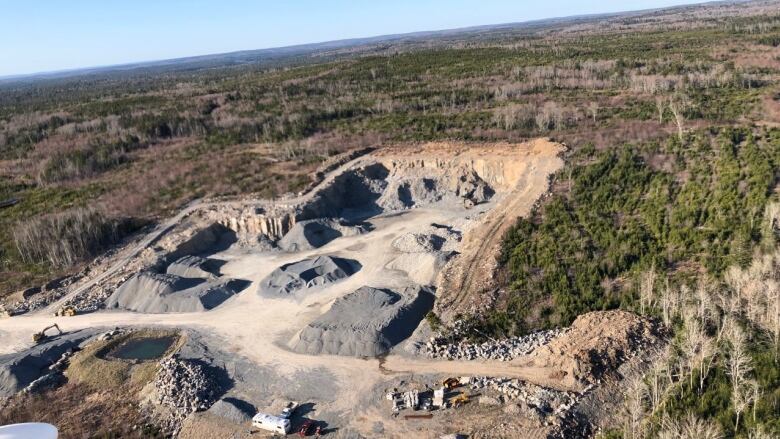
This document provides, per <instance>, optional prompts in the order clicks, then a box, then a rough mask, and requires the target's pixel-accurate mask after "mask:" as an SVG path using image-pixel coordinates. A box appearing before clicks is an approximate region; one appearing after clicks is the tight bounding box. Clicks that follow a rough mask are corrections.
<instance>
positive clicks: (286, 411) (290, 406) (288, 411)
mask: <svg viewBox="0 0 780 439" xmlns="http://www.w3.org/2000/svg"><path fill="white" fill-rule="evenodd" d="M297 408H298V401H290V402H288V403H287V405H286V406H285V407H284V408H283V409H282V413H281V414H279V417H280V418H282V419H290V417H291V416H292V415H293V413H294V412H295V409H297Z"/></svg>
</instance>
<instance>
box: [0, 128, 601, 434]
mask: <svg viewBox="0 0 780 439" xmlns="http://www.w3.org/2000/svg"><path fill="white" fill-rule="evenodd" d="M563 150H564V146H563V145H560V144H556V143H553V142H551V141H549V140H545V139H538V140H534V141H531V142H528V143H523V144H490V145H464V144H451V143H432V144H422V145H413V146H403V147H402V146H397V147H386V148H382V149H379V150H376V151H373V152H370V153H369V154H366V155H362V156H359V157H356V158H350V160H346V161H345V162H344V163H342V164H340V165H339V166H336V167H335V168H334V169H333V170H331V171H330V172H328V173H326V174H324V175H323V177H322V179H321V181H320V182H319V183H318V184H317V185H315V186H314V187H313V188H312V189H311V190H310V191H308V192H306V193H303V194H298V195H291V196H288V197H283V198H281V199H278V200H251V199H247V200H228V201H217V200H213V201H200V202H196V203H193V204H191V205H190V206H188V207H187V208H186V209H185V210H183V211H182V212H181V213H180V214H179V215H177V216H176V217H174V218H172V219H171V220H169V221H167V222H165V223H163V224H161V226H160V227H158V228H157V229H155V230H153V231H152V232H150V233H149V234H148V235H147V236H144V237H140V238H139V239H138V240H137V241H135V242H133V243H131V244H130V245H128V247H127V248H125V249H121V250H120V251H119V252H117V253H115V254H114V256H113V257H112V258H108V259H107V260H106V261H103V262H102V264H100V265H97V266H96V267H95V269H94V271H93V272H94V275H93V276H91V277H89V278H87V279H83V280H81V281H80V282H78V283H76V284H74V286H73V288H72V289H71V291H70V293H68V294H67V295H65V296H64V297H63V298H61V299H60V300H58V301H57V302H55V303H52V304H51V305H49V306H48V307H47V308H45V309H44V310H42V311H38V312H31V313H28V314H27V315H21V316H15V317H12V318H10V319H3V320H0V338H2V340H3V341H4V343H3V345H2V346H0V355H2V356H0V363H2V364H5V365H6V367H5V369H3V370H0V378H3V380H0V381H3V382H12V381H13V388H11V387H9V388H8V389H5V388H2V389H0V390H2V391H3V392H4V393H5V396H7V395H8V394H10V393H12V391H15V390H18V389H20V388H22V387H24V385H25V383H24V382H22V381H24V380H20V379H19V378H18V377H13V368H12V367H10V366H8V364H10V363H9V362H13V361H21V360H19V358H20V357H19V356H20V355H21V356H23V355H24V353H25V352H28V351H29V350H30V349H31V348H30V342H29V340H28V339H29V334H30V333H31V332H34V331H37V330H39V329H40V328H43V327H45V326H47V325H49V324H51V323H53V322H56V323H57V324H58V325H59V326H60V327H61V328H62V329H63V330H64V331H65V332H66V335H67V334H69V333H81V332H83V330H91V331H94V330H96V328H114V327H121V328H149V327H157V328H160V327H161V328H170V329H173V328H175V329H176V330H181V331H185V332H186V333H187V334H188V337H187V342H186V343H184V345H183V346H182V347H181V348H180V351H179V352H178V353H177V354H176V356H177V358H180V357H181V358H185V359H188V360H187V361H189V360H192V361H198V362H200V363H202V364H203V365H204V366H203V367H206V368H208V367H212V368H214V369H215V370H217V369H219V370H222V371H223V372H224V373H225V374H227V375H229V378H230V379H229V380H228V381H230V382H232V383H233V384H232V386H230V387H228V388H225V389H223V391H222V393H221V397H220V398H221V399H219V401H218V404H214V406H215V407H217V408H219V409H215V410H214V412H217V411H225V410H227V409H225V407H227V406H229V407H230V410H227V411H229V412H231V413H234V412H235V406H236V404H238V406H242V404H243V407H251V408H252V409H254V410H258V411H263V410H273V407H276V406H278V405H279V403H280V401H286V400H296V401H301V400H303V401H310V402H311V404H312V405H313V406H314V407H313V411H312V415H313V416H316V417H317V418H318V419H322V420H326V421H327V422H328V423H329V424H331V425H338V426H340V427H339V428H340V429H341V431H342V432H344V433H345V434H346V433H348V432H355V433H358V434H361V435H363V436H365V437H372V433H371V432H372V429H375V428H376V427H375V425H376V422H379V423H383V424H384V425H385V427H384V429H383V432H384V433H383V435H387V436H388V437H392V436H395V435H396V434H398V435H401V434H403V433H404V428H406V427H403V428H401V427H397V428H399V429H398V430H397V431H395V430H393V427H390V420H389V419H388V417H387V413H385V411H383V409H380V407H382V401H381V399H382V397H381V394H382V390H381V389H382V388H383V386H389V385H391V383H392V382H393V381H394V380H397V379H398V378H399V377H405V376H407V375H409V374H419V375H430V376H437V375H441V374H444V375H465V376H492V377H508V378H513V379H521V380H525V381H527V382H529V383H534V384H538V385H544V386H547V387H549V388H551V389H556V391H560V392H581V391H584V389H585V386H586V384H585V381H583V380H577V379H575V377H574V376H573V375H572V374H571V370H574V369H576V368H577V367H578V366H577V365H572V364H571V362H566V361H563V360H560V359H558V360H555V361H554V360H553V359H552V357H556V358H558V357H561V356H563V357H565V356H566V355H567V354H566V353H565V352H563V353H561V352H555V353H552V351H550V352H551V353H549V354H548V356H547V357H545V358H538V355H537V357H532V356H529V357H528V358H520V359H515V360H512V361H507V362H500V361H442V360H435V359H429V358H426V357H424V356H422V355H420V354H419V347H420V345H421V344H424V343H425V342H426V341H427V340H428V338H430V337H431V334H432V331H431V329H430V328H429V326H428V324H427V323H426V322H425V320H424V317H425V316H426V314H427V313H428V312H429V311H431V310H435V311H436V312H437V313H438V314H440V315H443V316H445V317H446V316H452V315H454V314H455V313H456V312H460V311H464V310H469V309H471V308H473V307H474V306H478V304H479V303H480V300H481V299H480V296H481V294H482V293H483V292H484V291H486V290H488V289H489V288H490V283H491V281H492V274H493V270H494V269H495V256H496V252H497V251H498V246H499V244H500V240H501V237H502V236H503V232H504V231H505V230H506V229H507V228H508V227H509V226H511V225H512V224H513V223H514V221H515V220H516V219H517V218H518V217H520V216H523V215H527V214H528V213H529V212H530V210H531V208H532V206H533V205H534V203H536V202H537V200H539V198H540V197H542V196H543V195H544V194H545V193H546V192H547V190H548V185H549V177H550V176H551V175H552V174H553V173H554V172H555V171H557V170H558V169H560V168H561V166H562V165H563V162H562V160H561V158H560V154H561V153H562V152H563ZM475 304H476V305H475ZM63 307H71V308H74V309H75V310H76V312H77V315H76V316H74V317H52V311H53V310H57V309H62V308H63ZM80 331H81V332H80ZM566 336H567V335H566V334H565V333H564V334H562V335H560V336H558V337H559V338H560V337H566ZM83 340H84V338H83V337H81V338H79V339H78V342H83ZM558 343H559V344H564V345H565V344H566V343H564V342H558ZM575 344H576V343H575ZM32 349H39V350H40V349H41V347H40V346H39V347H36V348H32ZM58 352H59V351H58ZM18 357H19V358H18ZM572 361H573V360H572ZM0 365H1V364H0ZM171 367H173V366H171ZM559 369H560V370H559ZM560 373H563V374H564V376H562V378H565V379H556V378H555V377H556V376H559V374H560ZM556 374H558V375H556ZM567 374H568V375H567ZM12 378H13V379H12ZM28 378H33V379H34V377H25V380H26V379H28ZM2 384H3V383H2V382H0V385H2ZM6 387H8V386H6ZM378 395H379V396H378ZM226 401H227V402H226ZM231 401H233V402H231ZM235 401H240V403H235ZM231 404H232V405H231ZM360 407H363V408H362V409H361V408H360ZM222 409H225V410H222ZM247 410H249V409H247ZM239 411H240V410H239ZM249 411H251V410H249ZM211 412H212V410H204V411H201V412H199V413H197V414H196V415H193V416H189V417H186V418H185V419H184V420H183V421H182V423H181V425H179V426H178V427H177V428H180V436H181V437H197V434H195V432H198V431H212V432H215V433H214V434H223V433H225V432H227V431H229V428H230V427H229V426H228V427H225V425H223V424H224V421H225V417H224V416H222V417H220V416H217V415H218V413H217V414H216V415H215V413H211ZM234 414H235V413H234ZM215 416H216V417H215ZM233 418H235V416H233ZM239 418H240V416H239ZM241 419H242V421H241V422H244V421H246V420H245V419H243V418H241ZM368 420H372V422H369V421H368ZM228 424H229V423H228ZM223 427H224V428H228V430H220V428H223ZM246 427H247V425H238V426H236V428H237V430H236V431H239V430H242V429H243V430H245V429H246ZM443 428H444V427H441V428H439V427H436V428H433V427H431V436H432V437H433V435H434V434H435V433H436V432H437V431H439V432H440V433H441V431H440V430H442V429H443ZM544 428H547V427H544ZM550 428H555V427H550ZM209 429H212V430H209Z"/></svg>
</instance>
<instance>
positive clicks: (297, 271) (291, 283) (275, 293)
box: [258, 256, 360, 297]
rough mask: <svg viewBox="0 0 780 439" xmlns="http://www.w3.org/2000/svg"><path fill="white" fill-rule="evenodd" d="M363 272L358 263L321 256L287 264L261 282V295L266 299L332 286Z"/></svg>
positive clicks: (259, 288)
mask: <svg viewBox="0 0 780 439" xmlns="http://www.w3.org/2000/svg"><path fill="white" fill-rule="evenodd" d="M358 270H360V264H359V263H358V262H357V261H353V260H348V259H343V258H336V257H331V256H317V257H316V258H312V259H304V260H302V261H299V262H294V263H292V264H286V265H283V266H281V267H279V268H277V269H276V270H274V271H273V272H272V273H271V274H269V275H268V277H266V278H265V279H263V281H262V282H261V283H260V286H259V287H258V293H260V295H262V296H266V297H279V296H286V295H289V294H294V293H296V292H298V291H301V290H306V289H309V288H314V287H318V286H322V285H328V284H332V283H334V282H338V281H340V280H342V279H346V278H347V277H349V276H352V275H353V274H354V273H356V272H357V271H358Z"/></svg>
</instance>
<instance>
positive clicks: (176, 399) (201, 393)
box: [154, 356, 218, 436]
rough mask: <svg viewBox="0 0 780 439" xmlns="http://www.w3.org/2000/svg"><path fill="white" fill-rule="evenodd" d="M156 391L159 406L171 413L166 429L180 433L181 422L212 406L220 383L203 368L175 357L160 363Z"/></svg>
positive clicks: (156, 378)
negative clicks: (192, 414) (190, 415)
mask: <svg viewBox="0 0 780 439" xmlns="http://www.w3.org/2000/svg"><path fill="white" fill-rule="evenodd" d="M154 388H155V390H156V392H157V403H158V404H160V405H162V406H165V407H168V408H169V409H170V410H171V413H172V418H171V419H170V420H169V422H170V424H169V425H168V426H166V429H167V430H170V431H173V432H178V430H179V428H180V425H181V421H183V420H184V418H186V417H187V416H188V415H189V414H190V413H194V412H199V411H203V410H207V409H208V408H209V407H211V405H212V404H213V403H214V401H215V400H216V399H217V398H216V395H217V391H218V385H217V383H216V381H215V380H214V379H213V378H212V377H211V376H209V374H208V372H207V370H206V369H205V368H204V367H203V366H201V365H200V364H198V363H195V362H193V361H189V360H184V359H180V358H178V357H175V356H174V357H171V358H168V359H166V360H163V361H161V362H160V369H159V370H158V371H157V376H156V377H155V379H154ZM174 436H175V434H174Z"/></svg>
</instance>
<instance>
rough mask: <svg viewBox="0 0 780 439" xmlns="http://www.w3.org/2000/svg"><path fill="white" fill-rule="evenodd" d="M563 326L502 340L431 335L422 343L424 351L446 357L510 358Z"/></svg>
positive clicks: (543, 341)
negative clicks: (480, 340) (452, 341)
mask: <svg viewBox="0 0 780 439" xmlns="http://www.w3.org/2000/svg"><path fill="white" fill-rule="evenodd" d="M566 331H567V330H566V329H555V330H550V331H539V332H534V333H533V334H528V335H525V336H522V337H512V338H507V339H503V340H490V341H486V342H484V343H468V342H466V341H464V340H461V341H460V342H457V343H451V342H450V340H451V339H457V338H458V334H457V332H458V330H457V329H456V330H455V332H456V334H455V335H452V336H449V337H445V336H438V337H431V339H430V340H429V341H428V343H426V344H425V346H424V347H423V352H424V353H425V354H426V355H428V356H429V357H431V358H445V359H448V360H500V361H510V360H512V359H514V358H516V357H519V356H523V355H528V354H530V353H531V352H533V350H534V349H536V348H538V347H540V346H544V345H546V344H547V343H549V342H550V340H552V339H553V338H555V337H557V336H559V335H561V334H564V333H565V332H566Z"/></svg>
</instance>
